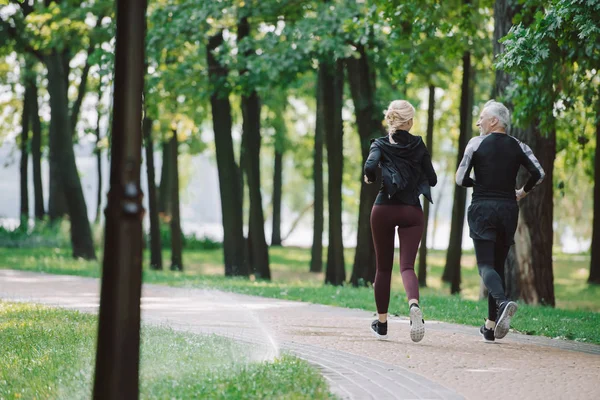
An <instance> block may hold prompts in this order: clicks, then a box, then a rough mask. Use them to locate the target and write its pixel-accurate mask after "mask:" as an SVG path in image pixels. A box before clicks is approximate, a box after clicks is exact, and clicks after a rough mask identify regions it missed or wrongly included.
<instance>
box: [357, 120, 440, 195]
mask: <svg viewBox="0 0 600 400" xmlns="http://www.w3.org/2000/svg"><path fill="white" fill-rule="evenodd" d="M392 139H393V140H394V141H395V142H396V143H391V142H390V140H389V137H388V136H384V137H381V138H377V139H373V140H371V148H370V150H369V157H368V158H367V161H366V162H365V167H364V173H365V175H366V176H367V179H368V180H369V181H371V182H374V181H375V180H376V177H377V174H376V171H377V167H378V166H380V167H381V176H382V185H381V189H380V193H381V194H384V195H385V197H387V199H389V200H396V202H397V203H401V204H411V205H417V204H420V203H419V196H420V195H421V194H423V195H424V196H425V197H426V198H427V200H429V201H430V202H431V203H433V200H432V198H431V187H432V186H435V185H436V184H437V175H436V174H435V170H434V169H433V165H432V164H431V156H430V155H429V151H427V147H425V143H423V140H422V139H421V137H420V136H413V135H411V134H410V133H408V132H407V131H396V132H395V133H394V134H393V135H392ZM378 198H379V197H378ZM376 203H379V202H378V201H376Z"/></svg>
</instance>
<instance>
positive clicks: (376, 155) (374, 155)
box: [364, 143, 381, 182]
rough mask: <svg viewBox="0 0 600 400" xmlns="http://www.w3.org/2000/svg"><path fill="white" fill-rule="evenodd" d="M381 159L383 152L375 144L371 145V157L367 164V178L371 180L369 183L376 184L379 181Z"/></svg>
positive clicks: (365, 169)
mask: <svg viewBox="0 0 600 400" xmlns="http://www.w3.org/2000/svg"><path fill="white" fill-rule="evenodd" d="M380 159H381V150H380V149H379V147H378V146H377V145H376V144H375V143H371V148H370V149H369V157H368V158H367V161H366V162H365V168H364V172H365V176H366V177H367V179H368V180H369V182H375V180H376V179H377V166H378V165H379V160H380Z"/></svg>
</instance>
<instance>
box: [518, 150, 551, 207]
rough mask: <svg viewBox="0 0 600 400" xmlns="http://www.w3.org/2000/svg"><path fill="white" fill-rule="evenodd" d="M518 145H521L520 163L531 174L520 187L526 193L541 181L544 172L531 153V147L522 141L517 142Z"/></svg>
mask: <svg viewBox="0 0 600 400" xmlns="http://www.w3.org/2000/svg"><path fill="white" fill-rule="evenodd" d="M519 146H520V147H521V155H520V159H521V165H523V166H524V167H525V168H526V169H527V171H528V172H529V174H530V175H531V176H530V177H529V179H528V180H527V183H526V184H525V186H523V188H522V190H523V192H524V194H527V193H529V192H530V191H531V190H532V189H533V188H534V187H536V186H537V185H539V184H540V183H542V181H543V180H544V177H545V176H546V174H545V173H544V169H543V168H542V166H541V164H540V162H539V161H538V159H537V158H536V157H535V155H534V154H533V151H531V148H530V147H529V146H527V145H526V144H525V143H522V142H519ZM523 197H525V196H523Z"/></svg>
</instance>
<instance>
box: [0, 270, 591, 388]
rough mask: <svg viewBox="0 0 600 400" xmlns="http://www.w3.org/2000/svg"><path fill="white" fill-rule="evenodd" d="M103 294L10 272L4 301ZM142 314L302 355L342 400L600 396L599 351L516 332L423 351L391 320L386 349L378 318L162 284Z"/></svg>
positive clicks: (146, 297)
mask: <svg viewBox="0 0 600 400" xmlns="http://www.w3.org/2000/svg"><path fill="white" fill-rule="evenodd" d="M98 293H99V280H97V279H91V278H80V277H72V276H59V275H46V274H36V273H30V272H22V271H13V270H0V299H4V300H10V301H27V302H35V303H41V304H47V305H53V306H59V307H65V308H71V309H77V310H81V311H85V312H96V311H97V309H98ZM142 312H143V314H142V318H143V322H144V323H150V324H158V325H166V326H170V327H172V328H174V329H177V330H184V331H191V332H195V333H204V334H208V333H216V334H219V335H223V336H226V337H230V338H234V339H237V340H244V341H249V342H254V343H258V344H260V345H261V346H260V348H262V349H263V350H264V352H263V356H264V357H266V358H268V357H272V356H274V355H276V354H278V352H279V351H281V350H283V351H289V352H292V353H294V354H296V355H297V356H299V357H301V358H304V359H306V360H308V361H309V362H311V363H312V364H314V365H316V366H318V367H319V368H320V369H321V371H322V373H323V375H324V376H325V377H326V378H327V380H328V381H329V384H330V386H331V390H332V391H333V392H334V393H336V394H337V395H339V396H340V397H341V398H350V399H461V398H467V399H478V398H495V399H498V400H502V399H523V400H524V399H545V400H546V399H565V398H568V399H569V400H576V399H599V398H600V346H597V345H591V344H585V343H577V342H572V341H564V340H556V339H549V338H544V337H537V336H525V335H519V334H514V333H510V334H509V335H508V336H507V337H506V338H505V339H504V340H502V341H499V342H498V343H495V344H488V343H484V342H482V341H481V338H480V336H479V332H478V329H477V328H474V327H468V326H463V325H454V324H447V323H440V322H433V321H426V327H427V333H426V335H425V339H423V341H422V342H420V343H413V342H411V340H410V337H409V325H408V320H407V319H405V318H393V319H390V324H389V328H388V329H389V336H390V340H389V341H385V342H382V341H377V340H375V339H374V338H373V337H372V336H371V334H370V331H369V330H370V328H369V327H370V322H371V321H372V320H373V315H374V314H373V313H371V312H367V311H361V310H352V309H345V308H337V307H329V306H323V305H316V304H309V303H301V302H294V301H286V300H278V299H268V298H262V297H255V296H245V295H239V294H233V293H226V292H221V291H216V290H202V289H187V288H173V287H167V286H159V285H144V289H143V299H142ZM424 313H425V316H427V308H424ZM517 318H518V314H517ZM598 329H600V327H598Z"/></svg>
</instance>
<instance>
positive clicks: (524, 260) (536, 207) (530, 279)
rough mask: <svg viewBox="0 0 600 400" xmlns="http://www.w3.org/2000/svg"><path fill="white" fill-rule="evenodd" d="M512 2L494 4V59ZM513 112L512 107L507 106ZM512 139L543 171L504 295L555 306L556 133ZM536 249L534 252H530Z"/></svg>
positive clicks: (526, 132)
mask: <svg viewBox="0 0 600 400" xmlns="http://www.w3.org/2000/svg"><path fill="white" fill-rule="evenodd" d="M520 7H522V6H520V5H519V4H517V2H515V1H511V0H497V1H496V3H495V6H494V15H495V18H494V21H495V24H494V55H497V54H500V53H501V52H502V51H504V45H503V44H502V43H499V42H498V40H499V39H500V38H502V37H504V36H505V35H506V34H507V33H508V32H509V30H510V28H511V27H512V20H513V18H514V16H515V15H516V14H517V12H518V11H519V9H520ZM510 81H511V79H510V75H508V74H507V73H505V72H504V71H501V70H497V71H496V82H495V85H494V91H493V95H494V96H496V97H502V96H503V95H504V94H505V91H506V88H507V87H508V86H509V84H510ZM507 106H508V107H509V108H512V105H511V104H507ZM511 135H513V136H515V137H516V138H518V139H520V140H522V141H523V142H525V143H527V144H528V145H529V146H530V147H531V149H532V151H533V153H534V154H535V155H536V156H537V157H538V160H539V161H540V163H541V165H542V167H543V168H544V170H545V171H546V178H545V180H544V183H543V184H542V185H540V186H538V187H537V188H536V189H535V190H534V191H533V192H532V193H531V194H530V195H529V196H527V197H526V198H525V199H524V200H521V202H520V203H519V209H520V215H519V223H518V226H517V232H516V235H515V246H512V248H511V250H510V252H509V254H508V257H507V262H506V264H505V281H506V294H507V296H508V297H509V298H511V299H518V298H522V299H523V300H524V301H525V302H527V303H540V304H545V305H552V306H554V303H555V298H554V284H553V281H554V277H553V272H552V242H553V230H552V222H553V212H554V210H553V204H554V203H553V193H552V191H553V183H552V175H553V166H554V159H555V157H556V132H555V129H552V130H551V132H549V133H548V135H545V136H544V135H542V134H541V133H540V132H539V129H537V128H534V127H532V126H530V127H528V128H527V129H512V130H511ZM527 177H528V174H527V172H525V171H524V170H523V168H521V171H520V172H519V177H518V181H519V183H520V185H523V184H524V182H525V180H526V179H527ZM533 249H535V251H533Z"/></svg>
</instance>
